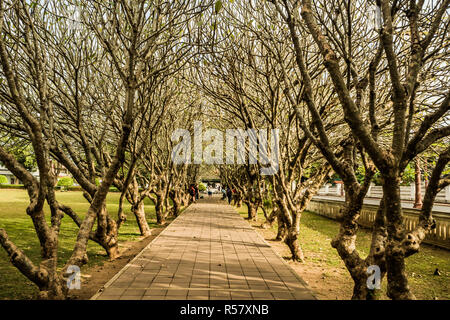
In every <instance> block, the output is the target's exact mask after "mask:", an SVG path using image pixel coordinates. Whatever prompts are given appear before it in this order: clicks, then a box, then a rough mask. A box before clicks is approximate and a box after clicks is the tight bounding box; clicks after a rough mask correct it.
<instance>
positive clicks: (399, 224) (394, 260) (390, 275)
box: [383, 172, 415, 300]
mask: <svg viewBox="0 0 450 320" xmlns="http://www.w3.org/2000/svg"><path fill="white" fill-rule="evenodd" d="M383 178H384V179H383V194H384V196H385V197H386V198H385V207H386V221H387V233H388V239H387V246H386V253H385V256H386V269H387V280H388V288H387V295H388V297H389V298H391V299H393V300H410V299H415V296H414V295H413V294H412V293H411V291H410V288H409V285H408V278H407V276H406V266H405V252H404V250H403V246H402V242H403V239H404V236H405V227H404V224H403V214H402V207H401V200H400V177H399V175H398V174H397V172H390V173H389V174H388V175H384V176H383Z"/></svg>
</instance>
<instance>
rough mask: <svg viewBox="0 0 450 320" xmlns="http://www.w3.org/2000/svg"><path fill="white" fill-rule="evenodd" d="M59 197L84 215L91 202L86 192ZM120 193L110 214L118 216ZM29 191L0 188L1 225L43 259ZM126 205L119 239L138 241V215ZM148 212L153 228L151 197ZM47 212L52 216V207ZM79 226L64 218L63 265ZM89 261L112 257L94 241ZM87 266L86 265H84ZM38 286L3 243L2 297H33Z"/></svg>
mask: <svg viewBox="0 0 450 320" xmlns="http://www.w3.org/2000/svg"><path fill="white" fill-rule="evenodd" d="M56 196H57V200H58V201H59V202H61V203H63V204H65V205H67V206H70V207H71V208H72V209H73V210H74V211H75V212H77V213H78V214H80V215H81V216H84V214H85V213H86V212H87V209H88V207H89V203H88V202H87V201H86V200H85V199H84V197H83V194H82V192H78V191H70V192H60V191H58V192H57V194H56ZM119 197H120V193H111V192H110V193H109V194H108V198H107V207H108V211H109V213H110V215H111V216H112V217H114V218H116V216H117V209H118V206H119V205H118V203H119ZM27 204H28V195H27V193H26V191H25V190H10V189H0V228H4V229H5V230H6V232H7V233H8V236H9V237H10V239H11V240H12V241H14V243H15V244H16V245H17V246H18V247H19V248H21V249H22V250H23V251H24V252H25V253H26V254H27V255H28V257H29V258H30V259H31V260H32V261H33V262H35V263H37V264H38V263H39V261H40V246H39V241H38V239H37V237H36V233H35V231H34V227H33V224H32V222H31V219H30V217H29V216H28V215H27V214H26V211H25V209H26V207H27ZM126 204H127V205H126V206H124V211H125V213H127V214H128V219H127V221H126V222H125V223H124V224H123V225H122V227H121V228H120V230H119V241H121V242H123V241H134V240H137V239H138V238H139V237H140V234H139V228H138V226H137V223H136V220H135V218H134V215H133V214H131V213H130V206H129V205H128V202H127V203H126ZM145 205H146V206H145V212H146V216H147V222H148V223H149V225H150V227H151V228H156V227H158V226H157V225H156V217H155V208H154V206H153V203H152V202H151V200H150V199H148V198H147V199H146V200H145ZM46 213H47V216H48V218H50V210H49V208H48V207H47V208H46ZM77 230H78V227H77V226H76V224H75V223H74V222H73V221H72V219H70V218H69V217H68V216H65V217H64V218H63V221H62V224H61V233H60V236H59V265H61V266H63V265H64V263H65V261H67V259H68V258H69V257H70V255H71V253H72V250H73V246H74V244H75V240H76V236H77ZM88 255H89V263H88V264H87V265H86V266H84V267H83V268H89V267H90V266H93V265H98V264H102V263H103V262H104V261H106V260H107V259H108V258H107V256H106V254H105V251H104V249H103V248H102V247H101V246H99V245H98V244H96V243H94V242H92V241H90V242H89V245H88ZM82 270H83V269H82ZM37 291H38V290H37V288H36V286H35V285H34V284H33V283H32V282H31V281H29V280H28V279H27V278H25V277H24V276H23V275H22V274H21V273H20V272H19V271H18V270H17V269H16V268H15V267H14V266H13V265H12V264H11V263H10V262H9V258H8V256H7V254H6V253H5V251H4V250H3V248H1V247H0V299H32V298H34V297H35V294H36V293H37Z"/></svg>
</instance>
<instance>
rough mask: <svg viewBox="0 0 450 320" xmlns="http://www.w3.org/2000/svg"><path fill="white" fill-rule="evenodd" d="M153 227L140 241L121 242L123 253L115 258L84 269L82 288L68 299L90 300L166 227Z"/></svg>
mask: <svg viewBox="0 0 450 320" xmlns="http://www.w3.org/2000/svg"><path fill="white" fill-rule="evenodd" d="M167 225H168V224H166V225H165V226H163V227H160V228H157V229H152V234H151V235H150V236H148V237H146V238H141V239H140V240H138V241H129V242H123V243H121V244H120V248H121V251H122V255H121V256H120V257H119V258H117V259H115V260H113V261H106V262H105V263H104V264H103V265H98V266H94V267H91V268H89V269H87V270H83V272H82V277H81V289H80V290H74V291H73V292H72V293H70V294H69V296H68V298H67V299H70V300H89V299H90V298H91V297H92V296H93V295H94V294H96V293H97V291H98V290H100V289H101V288H102V287H103V286H104V285H105V284H106V283H107V282H108V281H109V280H110V279H111V278H112V277H114V275H116V274H117V272H119V271H120V270H121V269H122V268H123V267H125V266H126V265H127V263H128V262H130V261H131V260H132V259H133V258H134V257H135V256H136V255H137V254H138V253H139V252H141V251H142V250H143V249H144V248H145V247H146V246H147V245H148V244H149V243H150V242H152V241H153V239H155V238H156V237H157V236H158V235H159V234H160V233H161V232H162V231H163V230H164V229H165V228H166V227H167Z"/></svg>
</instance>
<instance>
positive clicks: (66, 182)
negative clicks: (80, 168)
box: [57, 177, 73, 187]
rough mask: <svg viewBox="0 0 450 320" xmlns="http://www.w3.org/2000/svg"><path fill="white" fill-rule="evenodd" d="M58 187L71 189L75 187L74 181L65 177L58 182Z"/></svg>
mask: <svg viewBox="0 0 450 320" xmlns="http://www.w3.org/2000/svg"><path fill="white" fill-rule="evenodd" d="M57 186H58V187H71V186H73V179H72V178H69V177H64V178H61V179H59V180H58V184H57Z"/></svg>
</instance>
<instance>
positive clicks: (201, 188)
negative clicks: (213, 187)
mask: <svg viewBox="0 0 450 320" xmlns="http://www.w3.org/2000/svg"><path fill="white" fill-rule="evenodd" d="M205 190H206V186H205V185H204V184H203V183H200V184H199V185H198V191H205Z"/></svg>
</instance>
